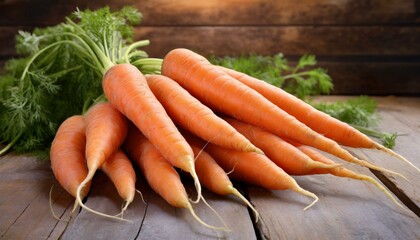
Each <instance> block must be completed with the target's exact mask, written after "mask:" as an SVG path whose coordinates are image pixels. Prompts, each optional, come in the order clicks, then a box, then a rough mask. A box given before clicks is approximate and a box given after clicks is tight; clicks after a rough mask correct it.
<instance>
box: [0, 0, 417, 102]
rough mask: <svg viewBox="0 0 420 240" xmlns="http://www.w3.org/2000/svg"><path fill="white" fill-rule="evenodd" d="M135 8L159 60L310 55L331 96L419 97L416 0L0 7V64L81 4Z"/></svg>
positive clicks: (94, 4) (20, 2) (163, 0)
mask: <svg viewBox="0 0 420 240" xmlns="http://www.w3.org/2000/svg"><path fill="white" fill-rule="evenodd" d="M127 4H129V5H134V6H135V7H137V8H138V9H139V10H140V11H141V12H142V13H143V15H144V20H143V22H142V24H141V25H140V26H139V27H137V28H136V38H137V39H150V40H151V43H152V44H151V46H150V47H148V48H147V51H148V52H149V53H150V55H151V56H153V57H163V56H164V55H165V54H166V53H167V52H168V51H169V50H171V49H173V48H176V47H186V48H189V49H192V50H194V51H197V52H199V53H201V54H203V55H205V56H210V55H217V56H223V55H231V56H237V55H241V54H246V53H249V52H254V53H259V54H265V55H272V54H276V53H278V52H282V53H284V54H285V55H286V57H287V58H288V59H290V60H291V61H292V62H293V61H296V60H297V58H298V57H299V56H301V55H302V54H306V53H310V54H315V55H316V56H317V59H318V60H319V65H320V66H321V67H324V68H326V69H327V70H328V71H329V73H330V75H331V76H332V78H333V80H334V83H335V90H334V93H335V94H371V95H373V94H376V95H387V94H396V95H417V96H418V95H420V74H419V73H420V44H419V43H420V13H419V10H420V1H419V0H399V1H388V0H366V1H339V0H335V1H331V0H328V1H327V0H316V1H315V0H303V1H299V3H296V1H292V0H285V1H275V0H244V1H238V0H209V1H188V0H178V1H172V0H158V1H152V0H142V1H133V0H122V1H116V0H108V1H97V0H94V1H81V0H76V1H65V0H58V1H54V2H51V1H45V0H36V1H34V0H9V1H1V2H0V46H1V47H0V62H1V63H4V61H5V60H7V59H9V58H10V57H13V56H15V55H16V54H15V51H14V49H13V45H14V35H15V34H16V32H17V31H18V30H19V29H26V30H31V29H32V28H33V27H36V26H47V25H53V24H56V23H59V22H61V21H62V20H63V17H64V16H66V15H68V14H69V13H70V12H72V11H73V10H75V9H76V7H79V8H80V9H84V8H87V7H88V8H91V9H95V8H98V7H101V6H104V5H109V6H110V7H111V8H112V9H119V8H120V7H121V6H123V5H127Z"/></svg>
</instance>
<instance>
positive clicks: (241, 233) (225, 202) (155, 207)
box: [138, 190, 256, 240]
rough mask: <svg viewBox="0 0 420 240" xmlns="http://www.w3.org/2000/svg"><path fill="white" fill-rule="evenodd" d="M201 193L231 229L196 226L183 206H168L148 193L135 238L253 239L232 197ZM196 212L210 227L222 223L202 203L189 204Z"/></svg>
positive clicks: (247, 220)
mask: <svg viewBox="0 0 420 240" xmlns="http://www.w3.org/2000/svg"><path fill="white" fill-rule="evenodd" d="M203 196H204V197H205V198H206V200H207V202H208V203H209V204H210V205H211V206H212V207H213V208H214V209H215V210H216V211H217V212H218V214H220V216H221V218H222V219H223V220H224V221H225V222H226V224H227V225H228V227H229V229H230V230H231V232H222V231H215V230H210V229H208V228H206V227H204V226H202V225H200V224H199V223H198V222H197V221H196V220H195V219H194V218H193V217H192V216H191V214H190V212H189V211H188V210H186V209H175V208H173V207H171V206H169V205H168V204H167V203H166V202H165V201H164V200H163V199H161V198H160V197H158V196H157V195H156V194H152V195H150V200H149V202H148V210H147V214H146V218H145V220H144V223H143V226H142V228H141V231H140V234H139V236H138V238H139V239H191V240H193V239H238V240H239V239H250V240H251V239H256V236H255V232H254V230H253V226H252V222H251V218H250V216H249V213H248V210H247V208H246V206H245V205H244V204H242V203H241V202H240V201H239V200H238V199H236V198H234V197H230V196H227V197H220V196H216V195H214V194H212V193H210V192H208V191H206V190H204V192H203ZM193 207H194V210H195V211H196V214H197V215H198V216H199V217H200V218H202V220H203V221H205V222H206V223H209V224H211V225H213V226H223V225H222V223H221V222H220V220H219V219H218V218H217V217H216V216H215V215H214V214H213V212H212V211H211V210H210V209H209V208H208V207H207V206H205V204H204V203H203V202H200V203H198V204H194V205H193Z"/></svg>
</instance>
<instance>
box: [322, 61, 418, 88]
mask: <svg viewBox="0 0 420 240" xmlns="http://www.w3.org/2000/svg"><path fill="white" fill-rule="evenodd" d="M318 65H319V66H320V67H322V68H324V69H326V70H327V71H328V74H329V75H330V76H331V78H332V80H333V83H334V89H333V91H332V93H333V94H337V95H340V94H347V95H360V94H365V95H416V94H417V95H418V94H420V62H415V61H412V62H408V61H407V62H392V61H390V62H384V61H382V62H381V61H363V62H357V61H337V62H332V61H318Z"/></svg>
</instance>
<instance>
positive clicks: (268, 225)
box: [0, 97, 420, 239]
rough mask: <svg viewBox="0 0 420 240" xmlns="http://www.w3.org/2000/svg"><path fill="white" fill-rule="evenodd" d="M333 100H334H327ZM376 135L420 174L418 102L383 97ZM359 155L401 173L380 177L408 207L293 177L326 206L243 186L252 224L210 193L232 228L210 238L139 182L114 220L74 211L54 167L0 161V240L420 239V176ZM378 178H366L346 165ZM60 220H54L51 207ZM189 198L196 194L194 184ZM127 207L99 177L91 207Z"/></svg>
mask: <svg viewBox="0 0 420 240" xmlns="http://www.w3.org/2000/svg"><path fill="white" fill-rule="evenodd" d="M327 99H335V98H334V97H328V98H327ZM378 101H379V112H380V115H381V117H382V121H381V124H380V128H381V129H384V130H387V131H390V132H398V133H400V134H403V135H401V136H399V137H398V139H397V146H396V147H395V151H397V152H398V153H400V154H402V155H404V156H405V157H407V158H408V159H410V160H411V161H412V162H413V163H415V164H416V166H418V167H420V159H419V156H420V98H395V97H384V98H378ZM351 151H352V152H353V153H355V154H356V155H358V156H360V157H368V158H369V159H370V160H371V161H372V162H374V163H377V164H379V165H381V166H383V167H387V168H390V169H393V170H395V171H398V172H401V173H402V174H404V175H405V176H406V177H407V178H408V180H409V182H407V181H405V180H403V179H401V178H399V177H396V176H390V175H389V174H379V175H378V176H379V178H381V179H382V180H383V181H384V182H385V183H386V185H387V187H388V188H389V189H391V190H392V191H395V192H396V195H397V196H399V197H400V198H401V199H402V200H403V201H404V204H405V205H407V207H406V208H404V209H401V208H399V207H397V206H396V205H395V204H394V203H393V202H392V201H391V200H389V199H388V198H387V197H386V196H385V195H384V194H382V193H381V192H380V191H379V190H377V189H376V188H375V187H374V186H373V185H372V184H369V183H364V182H361V181H356V180H350V179H344V178H337V177H334V176H331V175H325V176H321V175H318V176H301V177H296V179H297V181H298V183H299V184H300V185H301V186H302V187H304V188H306V189H307V190H309V191H312V192H314V193H316V194H317V195H318V196H319V198H320V201H319V202H318V203H317V204H316V205H315V206H313V207H312V208H310V209H308V210H307V211H303V208H304V207H305V206H306V205H307V204H309V203H310V201H311V199H308V198H307V197H304V196H301V195H299V194H296V193H294V192H291V191H267V190H263V189H261V188H257V187H251V186H244V185H240V184H239V185H238V187H239V188H241V189H242V191H243V192H244V194H245V195H246V196H247V197H248V198H249V199H250V201H251V202H252V203H253V204H254V205H255V207H256V209H257V210H258V211H259V212H260V214H261V220H260V221H259V222H257V223H254V222H253V219H252V217H251V215H250V212H249V210H248V209H247V207H246V206H245V205H244V204H242V203H241V202H240V201H239V200H238V199H237V198H235V197H221V196H216V195H214V194H211V193H209V192H207V191H205V192H204V196H205V198H206V199H207V201H208V202H209V203H210V204H211V206H213V207H214V208H215V209H216V211H217V212H218V213H220V215H221V216H222V218H223V219H224V221H225V222H226V223H227V225H228V226H229V228H230V229H231V232H228V233H226V232H218V231H214V230H209V229H207V228H205V227H203V226H201V225H200V224H198V223H197V222H196V221H195V220H194V219H193V218H192V217H191V215H190V214H189V212H188V211H187V210H184V209H175V208H173V207H170V206H169V205H168V204H167V203H166V202H164V201H163V200H162V199H161V198H160V197H158V196H157V195H156V194H155V193H153V191H152V190H150V189H149V188H148V186H147V185H146V184H145V183H144V180H143V179H142V178H140V179H138V184H137V187H138V189H139V190H141V192H142V193H143V196H144V200H145V203H143V202H142V201H141V198H140V197H139V196H137V197H136V198H135V201H134V203H133V204H132V205H131V206H130V207H129V209H128V211H127V212H126V213H125V215H124V217H125V218H126V219H128V220H130V221H131V222H130V223H129V222H122V221H116V220H109V219H106V218H103V217H100V216H97V215H94V214H92V213H88V212H86V211H85V210H80V211H75V212H73V213H71V210H72V207H73V202H74V199H73V198H72V197H71V196H70V195H69V194H67V193H66V192H65V191H64V190H63V189H62V188H61V187H60V186H58V185H57V183H56V181H55V179H54V177H53V174H52V172H51V169H50V167H49V163H48V162H42V161H39V160H37V159H36V158H33V157H27V156H22V155H14V154H8V155H6V156H3V157H1V158H0V236H1V237H0V238H1V239H58V238H60V239H223V238H226V239H420V225H419V223H420V219H419V217H418V216H419V215H420V211H419V207H418V206H419V203H420V197H419V196H420V193H419V192H420V181H419V180H420V178H419V176H420V174H419V173H418V172H416V171H415V170H414V169H413V168H412V167H410V166H408V165H407V164H405V163H403V162H401V161H398V160H395V159H393V158H391V157H389V156H387V155H385V154H383V153H378V152H375V151H371V150H351ZM346 167H349V168H351V169H354V170H357V171H359V172H362V173H365V174H368V175H370V176H373V177H375V178H377V177H376V176H375V175H374V174H372V173H371V172H370V171H369V170H366V169H362V168H358V167H357V168H356V167H353V166H352V165H346ZM52 185H54V186H55V187H54V188H53V190H52V197H51V202H52V209H53V210H54V212H55V213H56V214H57V215H58V216H59V217H60V218H61V219H62V221H57V220H56V219H54V218H53V216H52V214H51V210H50V205H49V191H50V189H51V186H52ZM187 189H188V191H189V193H191V194H193V188H192V187H191V186H189V185H188V187H187ZM121 204H122V201H121V199H120V198H119V197H118V195H117V193H116V190H115V189H114V187H113V186H112V184H111V183H110V182H109V181H108V179H107V178H106V177H105V175H104V174H101V173H99V174H98V175H97V176H95V179H94V183H93V188H92V190H91V193H90V194H89V196H88V197H87V200H86V205H87V206H89V207H91V208H93V209H95V210H98V211H102V212H106V213H108V214H116V213H118V212H119V210H120V207H121ZM194 208H195V210H196V212H197V214H198V215H199V216H200V217H201V218H202V219H203V220H205V221H206V222H208V223H211V224H214V225H221V223H220V222H219V220H218V219H217V217H215V215H214V214H213V213H212V212H211V211H210V210H209V209H208V208H207V207H206V206H205V205H203V204H202V203H199V204H197V205H194Z"/></svg>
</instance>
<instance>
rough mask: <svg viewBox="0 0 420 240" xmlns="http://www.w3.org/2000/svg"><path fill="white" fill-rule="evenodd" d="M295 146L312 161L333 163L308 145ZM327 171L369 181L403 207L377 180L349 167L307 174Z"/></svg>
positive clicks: (318, 171) (325, 170) (314, 170)
mask: <svg viewBox="0 0 420 240" xmlns="http://www.w3.org/2000/svg"><path fill="white" fill-rule="evenodd" d="M294 144H296V143H294ZM296 146H297V148H298V149H299V150H300V151H302V152H303V153H305V154H306V155H308V156H309V157H310V158H312V159H313V160H314V161H318V162H322V163H325V164H331V165H334V164H335V162H334V161H333V160H331V159H330V158H328V157H327V156H325V155H323V154H322V153H320V152H318V151H316V150H315V149H313V148H311V147H309V146H304V145H301V144H296ZM327 173H329V174H331V175H334V176H337V177H345V178H351V179H355V180H361V181H367V182H370V183H372V184H373V185H375V186H376V187H377V188H378V189H379V190H381V191H382V192H383V193H385V195H387V196H388V197H389V198H390V199H391V200H392V201H393V202H394V203H395V204H396V205H397V206H399V207H401V208H404V207H403V206H402V205H401V204H400V203H399V202H398V201H397V200H396V199H395V198H394V197H393V196H392V195H391V193H390V192H389V191H388V190H387V189H386V188H384V187H383V186H382V185H381V184H379V183H378V181H376V180H375V179H374V178H372V177H370V176H367V175H364V174H359V173H356V172H354V171H351V170H350V169H347V168H344V167H337V168H330V169H313V170H312V171H311V172H310V173H308V174H327Z"/></svg>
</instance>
